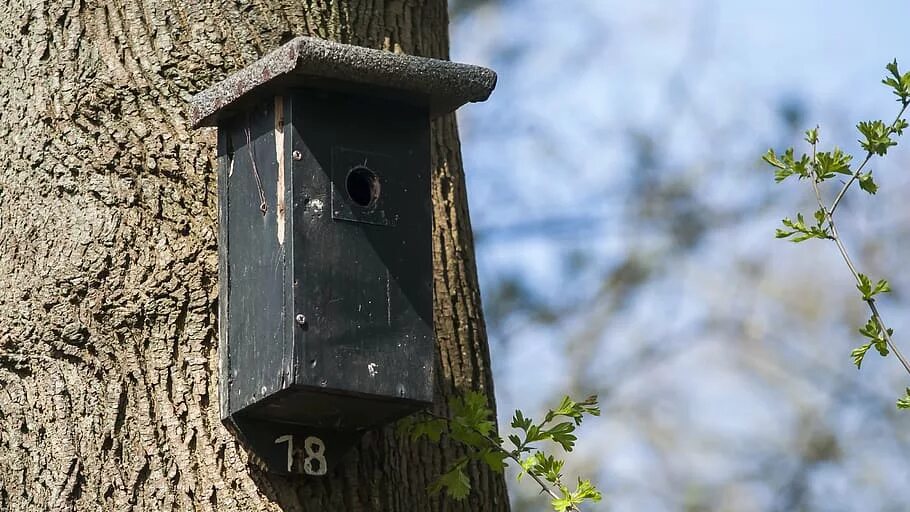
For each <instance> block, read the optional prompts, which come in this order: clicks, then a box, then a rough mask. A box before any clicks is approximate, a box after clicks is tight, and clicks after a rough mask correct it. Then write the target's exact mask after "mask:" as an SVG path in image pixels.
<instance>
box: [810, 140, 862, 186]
mask: <svg viewBox="0 0 910 512" xmlns="http://www.w3.org/2000/svg"><path fill="white" fill-rule="evenodd" d="M852 160H853V157H852V156H851V155H848V154H846V153H844V152H843V151H842V150H841V149H840V148H837V147H835V148H834V150H832V151H830V152H824V151H822V152H819V153H817V154H816V155H815V175H816V177H817V179H818V181H824V180H827V179H830V178H833V177H834V176H835V175H837V174H848V175H849V174H853V172H852V171H851V170H850V162H851V161H852Z"/></svg>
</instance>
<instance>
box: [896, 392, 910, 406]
mask: <svg viewBox="0 0 910 512" xmlns="http://www.w3.org/2000/svg"><path fill="white" fill-rule="evenodd" d="M897 408H898V409H910V388H907V391H906V392H905V394H904V396H902V397H901V398H899V399H898V400H897Z"/></svg>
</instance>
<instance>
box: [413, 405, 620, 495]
mask: <svg viewBox="0 0 910 512" xmlns="http://www.w3.org/2000/svg"><path fill="white" fill-rule="evenodd" d="M586 415H588V416H599V415H600V408H599V407H598V405H597V397H596V396H591V397H588V398H586V399H585V400H582V401H581V402H576V401H574V400H572V399H570V398H569V397H565V398H563V399H562V402H560V404H559V406H558V407H556V408H555V409H550V410H549V411H547V413H546V415H545V416H544V418H543V420H542V421H540V422H536V421H534V420H533V419H532V418H529V417H526V416H525V415H524V413H523V412H522V411H520V410H516V411H515V414H514V415H513V416H512V423H511V426H512V428H513V429H515V431H516V433H514V434H510V435H509V436H508V439H509V442H510V443H511V447H507V446H506V443H505V442H504V441H503V439H502V438H500V437H499V435H498V434H497V433H496V427H495V424H494V423H493V421H492V418H493V411H492V410H490V408H489V407H488V406H487V398H486V396H484V395H483V394H482V393H477V392H473V391H470V392H468V393H466V394H465V395H464V396H463V397H458V398H456V399H455V400H453V401H452V403H451V415H450V416H449V417H445V416H439V415H436V414H433V413H430V412H423V413H419V414H417V415H414V416H411V417H408V418H405V419H404V420H402V421H401V422H400V423H399V432H401V433H402V434H405V435H409V436H410V437H411V438H412V439H415V440H417V439H420V438H421V437H427V438H428V439H429V440H430V441H432V442H439V440H440V439H441V438H442V435H443V434H444V433H445V434H447V435H448V436H449V437H451V438H452V439H454V440H456V441H458V442H460V443H462V444H463V445H465V446H466V447H467V448H468V453H467V454H466V455H464V456H462V457H460V458H458V459H457V460H456V461H455V462H454V463H453V464H452V466H451V467H450V468H449V470H448V471H446V472H445V473H444V474H443V475H442V476H440V477H439V479H437V480H436V482H434V483H433V484H432V485H431V486H430V492H434V493H438V492H441V491H445V493H446V494H447V495H448V496H449V497H451V498H453V499H456V500H462V499H464V498H466V497H467V496H468V494H469V493H470V490H471V481H470V479H469V478H468V474H467V467H468V464H469V463H471V462H480V463H482V464H486V465H487V466H489V467H490V468H491V469H492V470H493V471H496V472H502V471H503V470H504V469H505V466H506V464H507V462H506V461H507V460H511V461H513V462H515V463H516V464H517V465H518V467H519V468H521V471H520V472H519V474H518V479H519V480H521V477H522V475H524V474H527V475H528V476H529V477H530V478H531V479H533V480H534V482H536V483H537V485H539V486H540V488H541V493H544V494H547V495H548V496H549V498H550V504H551V505H552V506H553V510H555V511H557V512H579V511H580V509H579V506H580V505H582V504H583V503H585V502H586V501H591V502H598V501H600V500H601V499H602V495H601V493H600V491H598V490H597V488H596V487H595V486H594V485H593V484H592V483H591V482H590V481H589V480H584V479H581V478H579V479H578V481H577V484H576V486H575V489H574V490H572V489H571V488H570V487H569V486H567V485H566V484H565V483H564V482H563V474H562V469H563V466H564V465H565V462H564V461H563V460H561V459H558V458H556V457H555V456H554V455H552V454H548V453H546V452H545V451H543V450H542V449H541V448H540V443H542V442H545V441H550V442H552V443H555V444H556V445H558V446H559V447H561V448H562V450H563V451H565V452H571V451H572V450H573V449H574V448H575V442H576V441H577V440H578V438H577V437H576V435H575V430H576V428H577V427H578V426H579V425H581V422H582V420H583V419H584V417H585V416H586Z"/></svg>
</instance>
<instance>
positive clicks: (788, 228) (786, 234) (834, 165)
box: [762, 60, 910, 409]
mask: <svg viewBox="0 0 910 512" xmlns="http://www.w3.org/2000/svg"><path fill="white" fill-rule="evenodd" d="M885 69H886V70H887V71H888V73H889V75H888V76H886V77H885V79H884V80H882V83H883V84H885V85H886V86H888V87H889V88H890V89H891V90H892V92H893V93H894V94H895V95H896V96H897V101H898V102H899V103H900V105H901V108H900V111H899V112H898V114H897V117H895V119H894V121H892V122H891V123H890V124H886V123H885V122H884V121H880V120H875V121H862V122H860V123H859V124H857V125H856V129H857V130H858V131H859V133H860V135H861V138H860V139H859V141H858V142H859V144H860V147H862V149H863V150H864V151H865V152H866V154H865V158H863V161H862V162H861V163H860V165H859V166H858V167H856V169H855V170H854V169H853V168H852V167H851V162H852V160H853V157H852V156H850V155H848V154H846V153H844V152H843V151H842V150H841V149H839V148H837V147H835V148H834V149H833V150H832V151H830V152H822V151H818V142H819V135H818V132H819V129H818V127H815V128H813V129H811V130H807V131H806V137H805V141H806V142H807V143H808V144H809V145H810V147H811V149H812V151H811V155H806V154H803V155H801V156H800V157H796V156H795V154H796V153H795V151H794V149H793V148H787V149H786V150H785V151H784V152H783V153H782V154H780V155H778V154H777V153H775V152H774V150H772V149H769V150H768V152H767V153H765V154H764V156H762V159H763V160H764V161H765V162H767V163H768V164H769V165H770V166H772V167H773V168H774V179H775V181H777V182H778V183H780V182H782V181H785V180H786V179H788V178H790V177H791V176H796V177H797V179H799V180H804V179H805V180H809V181H810V183H811V184H812V189H813V191H814V193H815V199H816V202H817V203H818V210H816V211H815V213H814V215H813V217H814V219H815V224H806V221H805V219H804V218H803V215H802V214H797V215H796V220H792V219H790V218H785V219H783V220H782V221H781V222H782V224H783V226H784V227H783V228H778V229H777V232H776V235H775V236H776V237H777V238H782V239H786V240H789V241H791V242H795V243H799V242H804V241H806V240H810V239H813V238H815V239H821V240H831V241H833V242H834V244H835V246H837V249H838V252H840V255H841V258H842V259H843V260H844V263H846V265H847V268H848V269H849V270H850V273H851V274H853V278H854V279H855V280H856V288H857V290H859V292H860V294H861V295H862V300H863V301H864V302H865V303H866V304H867V305H868V306H869V310H870V312H871V316H870V318H869V320H868V321H867V322H866V324H865V325H864V326H863V327H862V328H861V329H859V332H860V334H862V335H863V337H864V338H866V340H867V341H866V342H865V343H864V344H862V345H860V346H859V347H857V348H856V349H854V350H853V351H852V352H851V356H852V357H853V364H855V365H856V367H857V368H859V367H860V366H861V365H862V363H863V359H864V358H865V356H866V353H867V352H868V351H869V349H871V348H875V350H876V351H877V352H878V353H879V354H880V355H881V356H882V357H885V356H887V355H888V354H889V353H894V355H895V356H896V357H897V358H898V360H899V361H900V362H901V364H902V365H903V367H904V369H905V370H906V371H907V372H908V373H910V363H908V361H907V359H906V358H905V357H904V356H903V354H901V352H900V351H899V350H898V348H897V347H896V346H895V344H894V342H893V340H892V339H891V335H892V334H893V333H894V331H893V330H892V329H889V328H887V327H886V326H885V322H884V320H882V316H881V314H880V313H879V311H878V307H877V306H876V304H875V298H876V296H877V295H878V294H880V293H887V292H890V291H891V286H890V285H889V284H888V282H887V281H885V280H884V279H881V280H879V281H877V282H876V283H875V284H873V282H872V280H871V279H870V278H869V277H868V276H866V275H865V274H862V273H860V272H859V271H858V270H857V269H856V266H855V265H854V264H853V260H852V259H851V258H850V255H849V253H848V252H847V249H846V247H845V246H844V243H843V240H842V239H841V237H840V235H839V234H838V232H837V225H836V224H835V222H834V213H835V211H836V210H837V207H838V205H840V203H841V200H842V199H843V197H844V194H846V193H847V190H849V189H850V187H851V185H853V183H854V182H858V183H859V188H860V189H861V190H863V191H865V192H867V193H869V194H875V193H876V192H878V189H879V187H878V185H877V184H876V183H875V180H874V179H873V178H872V172H871V171H868V172H863V171H864V169H865V168H866V164H868V163H869V161H870V160H871V159H872V157H873V156H880V157H881V156H885V155H886V154H887V153H888V149H890V148H891V147H893V146H896V145H897V140H896V139H897V137H899V136H900V135H902V134H903V133H904V130H905V129H906V128H907V127H908V123H907V120H906V119H904V118H903V115H904V112H906V111H907V107H908V106H910V72H907V73H903V74H902V73H901V72H900V70H899V69H898V66H897V61H896V60H895V61H893V62H891V63H889V64H888V65H887V66H885ZM838 176H849V179H847V181H846V182H842V184H841V186H840V190H839V191H838V192H837V195H835V196H834V199H833V200H832V201H831V203H830V206H828V204H827V203H826V202H825V201H824V199H823V195H822V190H821V186H822V185H823V184H824V183H825V182H827V181H829V180H831V179H833V178H836V177H838ZM897 407H898V408H900V409H910V388H907V391H906V394H905V395H904V396H903V397H902V398H900V399H899V400H898V401H897Z"/></svg>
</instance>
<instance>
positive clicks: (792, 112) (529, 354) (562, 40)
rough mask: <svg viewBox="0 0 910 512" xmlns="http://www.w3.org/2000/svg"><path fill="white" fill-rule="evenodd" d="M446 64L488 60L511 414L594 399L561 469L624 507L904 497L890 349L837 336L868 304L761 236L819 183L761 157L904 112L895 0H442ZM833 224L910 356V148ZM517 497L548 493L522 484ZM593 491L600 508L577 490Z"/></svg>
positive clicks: (476, 169)
mask: <svg viewBox="0 0 910 512" xmlns="http://www.w3.org/2000/svg"><path fill="white" fill-rule="evenodd" d="M451 9H452V29H451V30H452V58H453V59H454V60H460V61H465V62H473V63H480V64H483V65H487V66H490V67H492V68H493V69H495V70H496V71H497V72H498V73H499V76H500V80H499V85H498V86H497V90H496V91H495V92H494V94H493V97H492V98H491V99H490V101H489V102H488V103H486V104H480V105H475V106H470V107H467V108H465V109H463V110H462V111H461V113H460V118H459V119H460V126H461V134H462V139H463V148H464V156H465V162H466V169H467V173H468V190H469V196H470V209H471V215H472V219H473V225H474V230H475V235H476V241H477V260H478V267H479V271H480V274H481V286H482V291H483V299H484V309H485V312H486V316H487V322H488V327H489V331H490V336H491V345H492V350H493V363H494V373H495V376H496V384H497V388H496V394H497V399H498V405H499V412H500V423H501V424H502V425H504V426H505V425H508V418H509V416H510V415H511V412H512V410H513V409H515V408H522V409H523V410H524V411H525V412H527V413H528V414H535V413H539V412H540V411H542V410H544V409H545V408H546V406H547V405H550V406H553V405H555V404H556V403H558V401H559V398H560V397H561V396H562V395H564V394H570V395H572V396H574V397H577V398H581V397H584V396H587V395H588V394H591V393H597V394H599V395H600V396H601V398H602V402H603V416H602V417H601V418H600V419H597V420H591V421H589V422H586V424H585V425H584V426H583V427H582V430H581V432H580V435H579V438H580V442H579V445H578V450H577V451H576V452H575V453H573V454H572V455H571V456H570V457H569V468H568V471H567V474H568V475H573V474H583V475H585V476H588V477H590V478H592V479H594V480H595V481H596V482H597V483H598V484H599V487H600V488H601V489H602V490H603V491H605V493H606V496H605V497H606V499H605V501H604V502H603V504H601V505H598V506H597V507H595V508H600V509H608V508H609V509H610V510H615V511H626V510H627V511H665V510H666V511H679V510H685V511H709V510H712V511H713V510H730V511H798V510H805V511H815V510H818V511H840V510H844V511H854V510H861V511H879V510H880V511H888V510H894V511H904V510H908V505H907V504H908V503H910V486H908V485H907V482H908V481H910V465H908V463H907V461H908V460H910V458H908V457H910V429H908V428H907V425H908V422H910V416H908V414H907V413H900V412H898V411H897V410H896V409H895V406H894V400H895V398H896V397H897V396H899V395H900V394H902V391H903V389H904V387H905V386H906V385H907V384H908V382H907V381H908V379H907V376H906V375H905V374H902V370H901V368H900V366H899V364H898V363H897V361H896V360H893V359H881V358H879V357H877V356H875V357H871V356H870V357H869V358H868V359H867V360H866V362H865V363H864V364H863V369H862V371H857V370H856V368H855V367H854V366H853V365H852V363H851V358H850V350H851V348H852V347H854V346H857V345H859V344H860V342H861V341H862V340H861V337H860V336H859V334H857V332H856V329H857V328H858V327H859V326H860V324H861V323H862V322H864V321H865V315H866V312H865V309H864V308H865V306H864V304H863V303H862V302H860V301H859V300H858V298H857V295H856V290H855V289H854V287H853V284H852V282H851V277H850V275H849V273H848V272H847V271H846V269H845V268H844V267H843V266H842V263H841V262H840V261H839V260H838V255H837V253H836V250H835V249H834V247H833V246H829V245H828V244H825V243H823V242H817V243H808V244H803V245H800V246H793V245H791V244H787V243H785V242H781V241H777V240H775V239H774V229H775V228H776V227H777V225H778V224H779V221H780V219H781V218H783V217H785V216H793V215H794V214H795V213H796V212H797V211H803V212H806V213H811V212H812V211H813V210H814V208H812V204H813V197H812V194H811V191H810V189H809V188H808V187H800V186H795V185H793V184H789V185H788V186H775V184H774V182H773V179H772V172H771V170H769V169H768V168H767V167H766V166H765V165H764V164H762V163H761V162H760V160H759V156H760V155H761V154H762V153H763V152H764V151H765V150H766V149H767V148H768V147H775V148H782V147H784V146H787V145H797V146H798V147H800V146H799V145H800V144H801V138H802V131H803V130H804V129H806V128H810V127H813V126H815V125H816V124H819V125H820V126H821V136H822V145H823V146H826V147H830V146H832V145H835V144H836V145H839V146H840V147H842V148H845V149H847V150H848V151H850V152H852V153H854V154H855V155H856V154H860V153H861V151H860V150H859V148H858V145H857V143H856V139H857V134H856V132H855V128H854V126H855V124H856V122H858V121H860V120H867V119H887V120H890V119H891V118H892V116H893V115H894V114H895V112H896V111H897V104H896V103H895V102H894V99H893V97H892V96H891V95H890V93H889V92H888V91H887V90H886V88H885V87H884V86H882V85H881V84H880V80H881V78H882V77H883V76H884V74H885V71H884V65H885V64H886V63H887V62H889V61H890V60H891V59H893V58H897V59H898V61H899V62H900V63H901V64H902V68H907V67H908V66H910V46H908V45H907V44H906V30H907V20H908V19H910V3H907V2H906V1H903V0H900V1H898V0H881V1H878V2H872V3H865V2H852V1H847V0H838V1H827V2H823V1H820V0H813V1H808V0H807V1H801V2H791V1H783V0H769V1H764V2H721V1H719V0H713V1H712V0H664V1H659V2H657V1H655V2H618V1H613V0H587V1H585V0H564V1H560V2H553V1H551V0H451ZM907 145H910V141H906V140H905V141H902V142H901V145H900V146H898V147H897V148H896V149H895V150H893V152H891V153H889V156H888V157H887V158H886V159H885V160H882V161H876V162H873V163H874V166H873V169H874V171H875V173H876V180H877V181H878V182H879V184H880V186H881V190H880V191H879V193H878V195H877V196H875V197H871V198H870V197H868V196H865V194H863V193H861V192H860V191H859V190H858V189H857V190H853V191H851V194H850V195H849V196H848V197H847V198H846V200H845V203H844V205H843V207H842V208H843V213H842V214H841V215H843V217H842V218H843V220H840V221H839V225H840V230H841V231H842V235H843V237H844V238H845V239H846V241H847V244H848V246H849V247H850V248H851V250H852V251H853V252H854V253H855V254H856V256H857V259H858V260H859V262H860V265H861V267H863V268H864V269H865V270H866V273H867V274H869V275H872V276H876V277H879V276H880V277H884V278H887V279H889V280H890V281H891V283H892V286H893V287H894V288H895V293H893V294H891V296H889V297H886V298H884V300H883V301H881V303H880V305H881V307H882V310H883V315H884V316H885V319H886V321H887V322H888V323H889V324H893V327H894V328H895V331H896V334H895V339H896V341H897V343H898V344H899V345H900V346H902V347H903V348H904V350H905V352H906V351H910V325H908V321H907V318H908V315H907V312H908V311H910V299H908V294H907V290H910V272H907V271H906V267H905V259H904V258H905V254H906V253H907V248H908V247H910V205H908V202H907V201H906V200H905V197H907V196H908V193H910V180H908V176H910V172H908V171H910V151H908V150H907V149H906V147H905V146H907ZM511 489H512V494H513V504H514V505H513V510H515V511H516V512H524V511H543V510H547V509H548V506H547V500H545V499H542V498H540V497H539V496H538V495H537V489H536V488H535V487H534V486H533V485H530V484H527V483H526V482H522V483H518V484H515V483H513V484H512V485H511ZM586 509H591V510H593V509H594V508H591V506H588V507H586Z"/></svg>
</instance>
